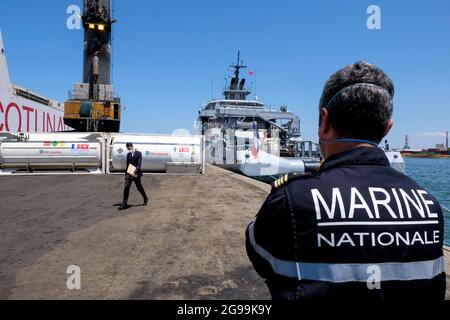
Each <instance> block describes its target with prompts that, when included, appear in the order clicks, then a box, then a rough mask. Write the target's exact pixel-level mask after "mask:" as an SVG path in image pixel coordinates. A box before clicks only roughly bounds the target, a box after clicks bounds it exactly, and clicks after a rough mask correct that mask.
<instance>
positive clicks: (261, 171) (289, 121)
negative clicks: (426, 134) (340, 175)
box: [195, 52, 404, 181]
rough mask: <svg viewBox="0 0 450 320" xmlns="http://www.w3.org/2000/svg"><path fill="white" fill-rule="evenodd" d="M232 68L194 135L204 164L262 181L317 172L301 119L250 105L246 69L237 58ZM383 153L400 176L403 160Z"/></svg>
mask: <svg viewBox="0 0 450 320" xmlns="http://www.w3.org/2000/svg"><path fill="white" fill-rule="evenodd" d="M230 68H232V70H233V74H232V77H231V80H230V82H229V84H227V86H226V87H225V88H224V90H223V96H224V98H223V99H221V100H216V99H213V100H211V101H209V102H208V103H207V104H206V105H204V106H203V107H202V110H201V111H200V112H199V117H198V121H197V124H196V130H195V132H196V134H198V135H203V136H204V139H205V159H206V161H207V162H208V163H210V164H214V165H217V166H220V167H223V168H225V169H228V170H232V171H235V172H239V173H242V174H245V175H247V176H250V177H254V178H258V179H261V180H264V181H267V180H269V181H270V180H273V179H275V178H277V177H279V176H281V175H285V174H287V173H291V172H296V173H304V172H308V171H314V170H318V169H319V167H320V161H321V156H320V148H319V145H318V144H317V143H315V142H314V141H309V140H304V139H303V137H302V134H301V130H300V129H301V128H300V118H299V117H298V116H297V115H296V114H294V113H292V112H289V111H288V107H287V106H279V107H277V108H272V107H269V106H267V105H265V104H264V103H263V102H261V101H259V100H258V99H257V98H254V99H248V97H249V96H250V95H251V93H252V91H251V90H250V89H249V88H248V87H247V86H246V79H245V77H241V71H242V70H243V69H246V68H247V66H246V65H244V63H243V61H241V59H240V52H238V57H237V62H236V63H235V64H233V65H230ZM385 152H386V155H387V157H388V159H389V161H390V162H391V165H392V166H393V167H394V168H395V169H397V170H399V171H402V172H404V160H403V157H402V156H401V154H400V153H399V152H395V151H390V150H388V148H385Z"/></svg>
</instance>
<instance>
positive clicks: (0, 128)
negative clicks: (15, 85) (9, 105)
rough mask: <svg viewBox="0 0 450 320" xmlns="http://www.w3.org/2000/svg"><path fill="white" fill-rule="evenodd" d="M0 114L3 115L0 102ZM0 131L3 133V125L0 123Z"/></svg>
mask: <svg viewBox="0 0 450 320" xmlns="http://www.w3.org/2000/svg"><path fill="white" fill-rule="evenodd" d="M0 112H1V113H3V105H2V103H1V102H0ZM2 131H3V123H1V122H0V132H2Z"/></svg>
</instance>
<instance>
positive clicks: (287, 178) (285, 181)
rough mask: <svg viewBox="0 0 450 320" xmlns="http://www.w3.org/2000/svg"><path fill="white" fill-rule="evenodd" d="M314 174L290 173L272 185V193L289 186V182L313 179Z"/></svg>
mask: <svg viewBox="0 0 450 320" xmlns="http://www.w3.org/2000/svg"><path fill="white" fill-rule="evenodd" d="M312 176H313V174H312V173H310V172H308V173H289V174H286V175H284V176H282V177H281V178H279V179H277V180H275V181H274V182H273V183H272V191H275V190H278V189H280V188H281V187H284V186H286V185H287V184H289V182H292V181H295V180H298V179H305V178H309V177H312Z"/></svg>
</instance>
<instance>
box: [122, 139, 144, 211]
mask: <svg viewBox="0 0 450 320" xmlns="http://www.w3.org/2000/svg"><path fill="white" fill-rule="evenodd" d="M127 149H128V154H127V166H126V170H127V171H126V173H125V189H124V190H123V202H122V205H121V206H120V207H119V210H124V209H128V208H129V207H130V206H129V205H128V197H129V195H130V188H131V184H132V183H133V182H134V183H135V184H136V187H137V190H138V191H139V193H140V194H141V195H142V197H143V198H144V206H146V205H147V204H148V197H147V194H146V193H145V190H144V187H143V186H142V181H141V178H142V169H141V166H142V153H141V152H139V151H137V150H136V149H135V148H134V146H133V144H132V143H131V142H129V143H127Z"/></svg>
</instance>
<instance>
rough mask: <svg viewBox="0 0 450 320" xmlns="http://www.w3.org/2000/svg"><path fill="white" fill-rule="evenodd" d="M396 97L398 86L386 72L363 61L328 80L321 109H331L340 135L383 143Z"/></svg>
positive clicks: (321, 100)
mask: <svg viewBox="0 0 450 320" xmlns="http://www.w3.org/2000/svg"><path fill="white" fill-rule="evenodd" d="M364 84H368V85H364ZM352 85H354V86H352ZM344 88H345V89H344ZM341 90H342V91H341ZM393 98H394V84H393V82H392V80H391V79H390V78H389V77H388V76H387V75H386V74H385V73H384V72H383V70H381V69H380V68H379V67H377V66H375V65H373V64H370V63H367V62H362V61H359V62H356V63H354V64H352V65H350V66H348V67H345V68H343V69H341V70H339V71H338V72H336V73H335V74H333V75H332V76H331V77H330V79H328V81H327V82H326V83H325V87H324V89H323V93H322V97H321V99H320V110H321V109H322V108H328V113H329V119H330V124H331V126H332V127H333V128H334V129H335V130H336V131H337V132H338V134H339V135H341V136H343V137H344V136H345V138H358V139H365V140H370V141H374V142H377V143H379V142H381V140H382V139H383V137H384V134H385V131H386V128H387V125H388V122H389V119H390V118H391V117H392V113H393ZM330 102H331V103H330Z"/></svg>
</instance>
